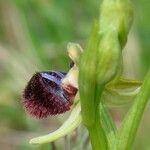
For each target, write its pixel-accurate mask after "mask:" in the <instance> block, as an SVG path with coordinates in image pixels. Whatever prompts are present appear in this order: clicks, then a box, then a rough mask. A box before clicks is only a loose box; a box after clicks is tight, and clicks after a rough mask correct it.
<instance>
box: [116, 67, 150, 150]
mask: <svg viewBox="0 0 150 150" xmlns="http://www.w3.org/2000/svg"><path fill="white" fill-rule="evenodd" d="M149 97H150V70H149V72H148V74H147V76H146V78H145V80H144V82H143V85H142V87H141V90H140V92H139V94H138V95H137V97H136V99H135V101H134V103H133V105H132V106H131V108H130V110H129V111H128V113H127V114H126V116H125V118H124V120H123V122H122V124H121V127H120V128H119V130H118V133H117V149H118V150H129V149H130V148H131V145H132V143H133V140H134V138H135V135H136V131H137V128H138V126H139V123H140V120H141V118H142V114H143V111H144V109H145V106H146V104H147V101H148V98H149Z"/></svg>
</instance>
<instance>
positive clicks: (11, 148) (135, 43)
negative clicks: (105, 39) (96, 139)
mask: <svg viewBox="0 0 150 150" xmlns="http://www.w3.org/2000/svg"><path fill="white" fill-rule="evenodd" d="M133 7H134V15H135V19H134V24H133V27H132V29H131V32H130V35H129V40H128V44H127V46H126V47H125V50H124V51H123V56H124V76H126V77H127V78H130V79H141V80H142V79H143V78H144V75H145V73H146V71H147V68H148V67H149V64H150V19H149V15H150V11H149V8H150V2H149V1H148V0H142V1H141V0H136V1H135V0H134V1H133ZM98 15H99V1H98V0H83V1H80V0H76V1H75V0H63V1H62V0H59V1H58V0H0V149H2V150H50V149H51V150H69V149H71V150H83V149H87V150H88V149H90V147H89V144H88V139H87V132H86V131H85V132H84V129H83V128H82V127H81V128H79V129H78V130H79V131H80V130H81V131H82V132H80V134H75V135H69V136H68V137H65V138H64V139H61V140H58V141H57V142H56V143H52V144H45V145H42V146H31V145H29V144H28V140H29V139H30V138H32V137H34V136H38V135H41V134H44V133H49V132H50V131H53V130H54V129H56V128H57V127H59V125H60V124H61V122H62V120H63V119H60V118H59V117H49V118H48V119H44V120H37V119H34V118H31V117H30V116H28V115H27V114H26V113H25V112H24V110H23V108H22V104H21V94H22V91H23V88H24V86H25V85H26V83H27V81H28V80H29V79H30V77H31V75H32V74H33V73H35V72H36V71H44V70H61V71H67V70H68V67H69V62H70V60H69V58H68V57H67V53H66V45H67V43H68V42H76V43H80V44H81V45H82V46H83V48H84V45H85V44H86V40H87V38H88V35H89V33H90V30H91V26H92V23H93V20H94V19H95V18H98ZM118 112H120V113H121V110H118ZM118 112H115V114H116V116H115V118H116V122H117V121H118V120H120V116H121V115H118V114H119V113H118ZM149 113H150V108H148V107H147V109H146V111H145V114H144V117H143V120H142V123H141V125H140V128H139V130H138V135H137V137H136V141H135V144H134V148H133V149H136V150H141V149H142V150H149V149H150V142H149V139H150V120H149ZM66 115H67V114H66ZM65 117H66V116H64V117H63V118H64V119H65ZM118 122H119V121H118ZM118 124H119V123H118ZM85 146H87V147H86V148H85Z"/></svg>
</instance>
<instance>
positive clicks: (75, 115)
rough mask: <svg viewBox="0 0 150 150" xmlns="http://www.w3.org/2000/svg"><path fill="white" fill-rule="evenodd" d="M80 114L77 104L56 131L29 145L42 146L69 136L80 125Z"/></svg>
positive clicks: (32, 140)
mask: <svg viewBox="0 0 150 150" xmlns="http://www.w3.org/2000/svg"><path fill="white" fill-rule="evenodd" d="M80 112H81V108H80V104H79V103H78V104H77V105H76V106H75V107H74V108H73V110H72V112H71V114H70V116H69V118H68V119H67V120H66V121H65V122H64V124H63V125H62V126H61V127H60V128H59V129H57V130H56V131H54V132H52V133H50V134H47V135H43V136H40V137H36V138H33V139H31V140H30V144H44V143H49V142H53V141H55V140H57V139H59V138H61V137H64V136H65V135H67V134H69V133H70V132H72V131H73V130H74V129H75V128H77V127H78V126H79V125H80V123H81V120H82V119H81V114H80Z"/></svg>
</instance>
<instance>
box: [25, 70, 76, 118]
mask: <svg viewBox="0 0 150 150" xmlns="http://www.w3.org/2000/svg"><path fill="white" fill-rule="evenodd" d="M65 75H66V74H65V73H62V72H54V71H53V72H37V73H36V74H34V75H33V77H32V78H31V79H30V81H29V83H28V84H27V86H26V88H25V90H24V93H23V104H24V106H25V108H26V110H27V112H29V113H30V114H31V115H32V116H35V117H37V118H44V117H47V116H48V115H55V114H61V113H64V112H66V111H68V110H70V106H71V105H72V104H73V98H74V96H75V95H76V92H77V89H76V88H74V87H72V86H70V88H69V86H67V87H68V88H63V87H62V85H61V81H62V79H63V78H64V77H65ZM65 87H66V86H65ZM69 89H70V90H69Z"/></svg>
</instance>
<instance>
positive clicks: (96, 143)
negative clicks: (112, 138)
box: [88, 108, 107, 150]
mask: <svg viewBox="0 0 150 150" xmlns="http://www.w3.org/2000/svg"><path fill="white" fill-rule="evenodd" d="M97 111H99V108H97ZM97 111H96V117H95V118H96V120H95V123H94V124H93V126H91V127H88V131H89V135H90V139H91V144H92V148H93V150H100V149H101V150H107V143H106V139H105V138H106V137H105V135H104V131H103V128H102V126H101V123H100V115H99V112H97Z"/></svg>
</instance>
